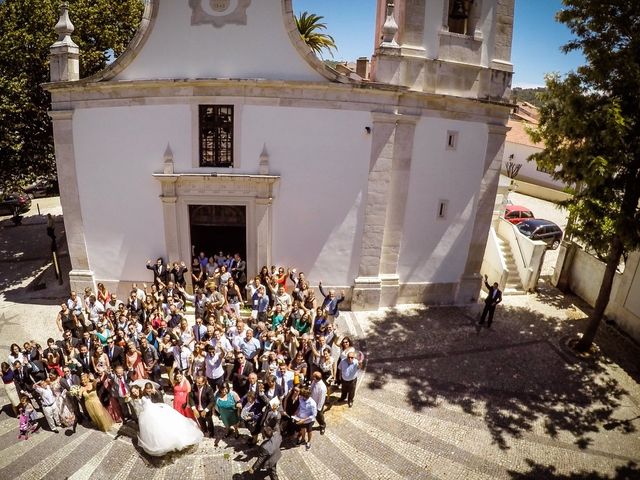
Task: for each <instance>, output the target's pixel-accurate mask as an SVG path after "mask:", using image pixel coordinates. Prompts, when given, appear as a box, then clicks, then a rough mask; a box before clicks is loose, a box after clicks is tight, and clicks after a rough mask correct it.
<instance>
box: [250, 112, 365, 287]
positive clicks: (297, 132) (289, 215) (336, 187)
mask: <svg viewBox="0 0 640 480" xmlns="http://www.w3.org/2000/svg"><path fill="white" fill-rule="evenodd" d="M370 124H371V116H370V114H369V112H355V111H345V110H324V109H312V108H305V109H300V108H282V107H258V106H245V108H244V111H243V120H242V127H243V133H242V136H243V148H244V151H245V152H247V153H248V157H249V159H248V162H252V161H253V160H254V159H256V160H257V157H258V155H259V152H260V151H261V149H262V145H263V142H266V145H267V150H268V152H269V163H270V173H271V174H275V175H280V176H281V180H280V182H279V185H278V186H277V187H276V198H275V199H274V205H273V212H274V215H273V230H272V232H273V234H272V238H273V260H274V261H275V262H276V263H278V264H284V265H295V266H297V268H298V269H302V270H303V271H304V272H305V273H306V274H307V276H308V277H309V278H310V279H311V280H312V281H314V282H317V281H318V280H322V281H324V282H325V283H326V284H329V285H351V284H352V283H353V279H354V278H355V277H356V275H357V266H358V262H359V253H360V252H359V247H360V237H361V234H362V220H363V216H364V204H363V203H362V196H363V190H364V189H365V188H366V184H367V171H368V166H369V155H370V145H371V140H370V138H371V137H370V136H369V135H367V134H366V133H365V129H364V127H365V126H367V125H370ZM254 171H255V170H254Z"/></svg>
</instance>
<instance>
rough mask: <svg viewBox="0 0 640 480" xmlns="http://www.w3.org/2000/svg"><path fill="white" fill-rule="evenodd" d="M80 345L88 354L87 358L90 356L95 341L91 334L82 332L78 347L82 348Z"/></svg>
mask: <svg viewBox="0 0 640 480" xmlns="http://www.w3.org/2000/svg"><path fill="white" fill-rule="evenodd" d="M82 345H84V346H86V347H87V351H88V352H89V356H91V354H92V353H93V351H94V350H95V349H96V341H95V339H94V338H93V337H92V336H91V332H83V333H82V339H81V340H80V346H82Z"/></svg>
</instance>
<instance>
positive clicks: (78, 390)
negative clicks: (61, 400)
mask: <svg viewBox="0 0 640 480" xmlns="http://www.w3.org/2000/svg"><path fill="white" fill-rule="evenodd" d="M69 395H71V396H72V397H75V398H80V397H81V396H82V387H80V385H72V386H71V388H70V389H69Z"/></svg>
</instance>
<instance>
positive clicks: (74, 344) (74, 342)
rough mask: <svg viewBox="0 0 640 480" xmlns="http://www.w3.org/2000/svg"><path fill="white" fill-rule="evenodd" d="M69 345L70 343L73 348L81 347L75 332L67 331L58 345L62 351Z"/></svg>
mask: <svg viewBox="0 0 640 480" xmlns="http://www.w3.org/2000/svg"><path fill="white" fill-rule="evenodd" d="M67 343H70V344H71V346H72V347H73V348H78V347H79V345H80V340H79V339H77V338H75V337H74V336H73V332H72V331H71V330H65V331H64V333H63V334H62V340H58V341H57V342H56V345H58V348H59V349H60V350H64V347H65V345H66V344H67Z"/></svg>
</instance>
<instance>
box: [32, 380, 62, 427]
mask: <svg viewBox="0 0 640 480" xmlns="http://www.w3.org/2000/svg"><path fill="white" fill-rule="evenodd" d="M34 388H35V390H36V392H38V394H39V395H40V405H42V413H44V418H46V419H47V423H48V424H49V428H50V429H51V431H52V432H55V433H60V430H58V427H59V426H60V425H62V424H61V422H60V413H59V412H58V406H57V405H56V398H55V397H54V396H53V392H52V391H51V386H50V385H49V380H43V381H42V382H38V383H36V384H35V385H34Z"/></svg>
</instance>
